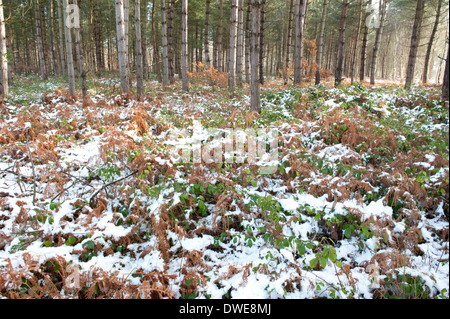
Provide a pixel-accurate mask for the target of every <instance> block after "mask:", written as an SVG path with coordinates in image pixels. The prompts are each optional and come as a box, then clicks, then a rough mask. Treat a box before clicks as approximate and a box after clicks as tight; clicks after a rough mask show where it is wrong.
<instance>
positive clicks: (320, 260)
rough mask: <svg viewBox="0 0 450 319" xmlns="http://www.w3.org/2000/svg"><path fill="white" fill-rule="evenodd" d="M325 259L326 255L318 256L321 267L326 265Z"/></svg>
mask: <svg viewBox="0 0 450 319" xmlns="http://www.w3.org/2000/svg"><path fill="white" fill-rule="evenodd" d="M327 260H328V258H326V257H320V258H319V263H320V266H321V267H322V268H325V267H326V266H327Z"/></svg>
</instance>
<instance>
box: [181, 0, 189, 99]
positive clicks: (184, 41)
mask: <svg viewBox="0 0 450 319" xmlns="http://www.w3.org/2000/svg"><path fill="white" fill-rule="evenodd" d="M181 6H182V9H181V79H182V88H183V90H184V91H188V90H189V79H188V74H187V68H188V30H187V28H188V0H181Z"/></svg>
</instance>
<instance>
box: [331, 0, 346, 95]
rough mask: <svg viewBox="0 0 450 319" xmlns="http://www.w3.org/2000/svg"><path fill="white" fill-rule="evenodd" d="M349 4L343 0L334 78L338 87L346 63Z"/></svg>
mask: <svg viewBox="0 0 450 319" xmlns="http://www.w3.org/2000/svg"><path fill="white" fill-rule="evenodd" d="M348 4H349V3H348V0H344V1H343V2H342V13H341V22H340V27H339V44H338V56H337V64H336V73H335V80H334V86H335V87H338V86H339V85H340V84H341V82H342V70H343V64H344V46H345V28H346V23H347V11H348Z"/></svg>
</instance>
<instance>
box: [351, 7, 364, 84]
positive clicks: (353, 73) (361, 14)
mask: <svg viewBox="0 0 450 319" xmlns="http://www.w3.org/2000/svg"><path fill="white" fill-rule="evenodd" d="M362 16H363V0H360V1H359V19H358V27H357V29H356V36H355V45H354V47H353V55H352V65H351V71H350V78H351V83H352V84H353V82H354V80H355V65H356V53H357V51H358V43H359V35H360V32H361V23H362Z"/></svg>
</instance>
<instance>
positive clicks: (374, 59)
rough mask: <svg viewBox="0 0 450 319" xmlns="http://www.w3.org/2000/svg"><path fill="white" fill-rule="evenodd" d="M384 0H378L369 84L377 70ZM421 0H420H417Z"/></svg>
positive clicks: (372, 81) (384, 11)
mask: <svg viewBox="0 0 450 319" xmlns="http://www.w3.org/2000/svg"><path fill="white" fill-rule="evenodd" d="M386 1H387V0H380V4H379V7H380V27H379V28H378V29H377V33H376V35H375V44H374V45H373V52H372V65H371V68H370V84H371V85H375V76H376V71H377V61H378V52H379V51H380V45H381V37H382V36H383V29H384V20H385V18H386ZM419 1H422V0H419Z"/></svg>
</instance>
